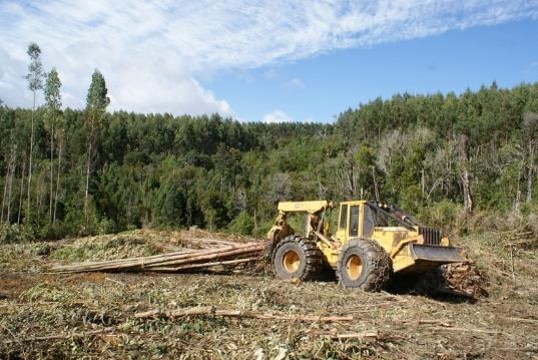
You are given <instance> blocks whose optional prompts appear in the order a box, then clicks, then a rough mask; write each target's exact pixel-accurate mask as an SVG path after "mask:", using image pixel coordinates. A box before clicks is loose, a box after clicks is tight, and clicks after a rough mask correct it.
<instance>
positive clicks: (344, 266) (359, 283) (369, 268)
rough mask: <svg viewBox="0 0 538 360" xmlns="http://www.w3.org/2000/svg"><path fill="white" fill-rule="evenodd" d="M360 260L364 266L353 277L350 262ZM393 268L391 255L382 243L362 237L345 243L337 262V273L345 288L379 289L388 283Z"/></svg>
mask: <svg viewBox="0 0 538 360" xmlns="http://www.w3.org/2000/svg"><path fill="white" fill-rule="evenodd" d="M359 260H360V265H361V266H362V268H361V270H360V271H359V273H358V274H357V276H356V277H353V276H352V275H350V271H348V262H350V261H359ZM353 266H354V267H356V266H357V265H356V264H355V265H353ZM391 268H392V266H391V261H390V258H389V255H388V254H387V252H386V251H385V250H384V249H383V248H382V247H381V245H379V244H378V243H377V242H375V241H373V240H366V239H361V240H354V241H350V242H349V243H347V244H346V245H344V247H343V248H342V250H341V252H340V256H339V257H338V262H337V264H336V275H337V277H338V281H339V282H340V284H341V285H342V286H343V287H345V288H360V289H362V290H364V291H379V290H382V289H383V288H384V287H385V286H386V285H387V283H388V281H389V278H390V274H391V272H392V271H391Z"/></svg>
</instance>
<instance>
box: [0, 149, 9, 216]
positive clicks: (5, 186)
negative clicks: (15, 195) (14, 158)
mask: <svg viewBox="0 0 538 360" xmlns="http://www.w3.org/2000/svg"><path fill="white" fill-rule="evenodd" d="M10 170H11V159H10V161H9V162H8V164H7V170H6V177H5V178H4V195H3V196H2V215H1V216H0V224H3V223H4V208H5V207H6V206H5V205H6V195H7V178H8V176H9V172H10Z"/></svg>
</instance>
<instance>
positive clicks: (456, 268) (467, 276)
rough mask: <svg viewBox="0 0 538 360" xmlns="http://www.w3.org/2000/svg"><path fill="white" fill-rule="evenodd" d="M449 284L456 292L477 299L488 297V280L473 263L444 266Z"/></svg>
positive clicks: (466, 262)
mask: <svg viewBox="0 0 538 360" xmlns="http://www.w3.org/2000/svg"><path fill="white" fill-rule="evenodd" d="M442 271H443V275H444V277H445V279H446V281H447V284H448V285H449V286H450V287H451V288H452V289H454V290H457V291H461V292H463V293H466V294H469V295H470V296H472V297H473V298H475V299H478V298H480V297H483V296H487V295H488V293H487V291H486V287H487V278H486V277H485V275H484V274H482V273H481V272H480V271H479V270H478V268H477V267H476V265H475V264H474V263H473V262H471V261H465V262H461V263H454V264H447V265H443V266H442Z"/></svg>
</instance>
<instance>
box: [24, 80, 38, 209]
mask: <svg viewBox="0 0 538 360" xmlns="http://www.w3.org/2000/svg"><path fill="white" fill-rule="evenodd" d="M35 95H36V94H35V90H34V105H33V107H32V128H31V132H30V158H29V165H28V205H27V214H26V217H27V218H28V220H30V219H31V215H30V200H31V197H30V196H31V195H30V193H31V191H30V190H31V184H32V155H33V152H34V113H35Z"/></svg>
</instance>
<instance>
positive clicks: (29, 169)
mask: <svg viewBox="0 0 538 360" xmlns="http://www.w3.org/2000/svg"><path fill="white" fill-rule="evenodd" d="M33 60H36V59H33ZM37 60H38V59H37ZM37 64H38V63H37ZM38 65H39V64H38ZM31 70H32V69H31V68H30V72H29V75H30V74H31V73H32V72H31ZM38 70H39V71H42V70H40V69H38ZM41 76H42V83H40V84H37V86H34V87H33V88H32V83H31V80H32V78H31V77H30V76H29V77H27V79H28V81H29V85H30V86H29V88H30V90H31V91H34V92H38V91H41V89H43V90H44V95H45V103H44V104H42V105H41V106H39V107H37V106H35V105H34V108H35V110H33V109H31V108H30V109H12V108H9V107H7V106H0V147H1V151H0V186H1V188H0V192H1V194H0V195H1V197H2V211H1V219H0V221H1V223H2V231H1V238H0V242H1V241H14V240H17V239H19V238H59V237H63V236H67V235H83V234H95V233H105V232H116V231H121V230H125V229H132V228H141V227H173V228H178V227H190V226H199V227H202V228H207V229H211V230H230V231H234V232H240V233H253V234H262V233H263V232H264V231H266V230H267V229H268V227H269V226H270V223H271V221H272V220H273V218H274V216H275V213H276V203H277V202H278V201H279V200H284V199H287V200H290V199H293V200H302V199H330V200H333V201H339V200H343V199H351V198H370V199H381V200H384V201H388V202H395V203H398V204H399V205H400V206H401V207H403V208H406V209H408V210H409V211H412V212H415V213H416V214H417V215H418V216H419V217H420V218H422V219H423V220H424V221H425V222H429V223H430V224H432V225H444V226H450V227H451V228H452V229H455V230H456V231H467V230H469V229H470V230H475V229H487V228H492V227H493V228H497V229H502V228H509V227H511V226H514V224H515V225H517V226H535V224H536V223H537V219H536V214H537V210H538V184H537V180H538V179H537V165H538V161H537V157H536V147H537V145H538V141H537V139H538V83H535V84H522V85H519V86H517V87H515V88H513V89H500V88H498V87H497V85H496V84H495V83H494V84H492V85H491V86H489V87H482V88H480V89H479V90H478V91H476V92H472V91H466V92H464V93H463V94H460V95H456V94H453V93H449V94H446V95H444V94H440V93H437V94H433V95H424V96H423V95H409V94H403V95H395V96H393V97H392V98H391V99H387V100H383V99H380V98H379V99H376V100H374V101H371V102H369V103H367V104H361V105H359V106H358V108H356V109H349V110H347V111H344V112H343V113H341V114H340V115H339V116H338V119H337V120H336V122H335V123H333V124H313V123H308V124H305V123H282V124H264V123H255V122H253V123H242V122H237V121H234V120H232V119H225V118H222V117H221V116H219V115H211V116H209V115H208V116H198V117H193V116H187V115H185V116H179V117H175V116H172V115H170V114H145V115H144V114H134V113H128V112H123V111H120V112H114V113H109V112H106V108H107V105H108V102H109V101H108V98H107V89H106V83H105V79H104V77H103V76H102V75H101V74H100V73H99V72H98V71H96V72H95V73H94V75H93V77H92V81H91V86H90V89H89V91H88V97H87V107H86V109H85V110H72V109H65V110H61V108H62V107H61V82H60V79H59V78H58V73H57V72H56V71H55V70H54V69H53V70H52V71H51V72H50V73H48V74H44V73H41ZM38 80H39V79H38ZM34 85H35V84H34ZM39 85H40V86H39ZM29 105H32V104H29ZM533 224H534V225H533Z"/></svg>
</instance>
